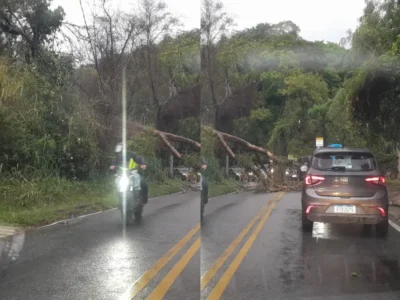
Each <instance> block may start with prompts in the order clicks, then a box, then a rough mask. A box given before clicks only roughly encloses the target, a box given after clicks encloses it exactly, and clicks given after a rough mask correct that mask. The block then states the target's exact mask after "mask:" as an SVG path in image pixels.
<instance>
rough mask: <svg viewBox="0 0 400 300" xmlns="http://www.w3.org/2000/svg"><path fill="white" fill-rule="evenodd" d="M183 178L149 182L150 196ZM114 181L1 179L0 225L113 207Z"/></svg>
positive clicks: (165, 192)
mask: <svg viewBox="0 0 400 300" xmlns="http://www.w3.org/2000/svg"><path fill="white" fill-rule="evenodd" d="M181 187H182V182H180V181H176V180H171V181H167V182H164V183H149V197H150V198H153V197H158V196H163V195H168V194H172V193H176V192H178V191H179V190H180V189H181ZM116 205H117V197H116V194H115V190H114V186H113V181H104V182H97V183H82V182H71V181H68V180H64V179H58V178H51V177H50V178H44V179H34V180H27V179H19V180H16V179H9V178H1V179H0V225H16V226H40V225H46V224H49V223H52V222H55V221H57V220H63V219H67V218H71V217H76V216H79V215H84V214H88V213H92V212H97V211H101V210H106V209H110V208H114V207H116Z"/></svg>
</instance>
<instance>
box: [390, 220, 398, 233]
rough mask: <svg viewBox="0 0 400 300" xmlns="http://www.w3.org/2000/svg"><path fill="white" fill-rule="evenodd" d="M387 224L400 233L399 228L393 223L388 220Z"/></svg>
mask: <svg viewBox="0 0 400 300" xmlns="http://www.w3.org/2000/svg"><path fill="white" fill-rule="evenodd" d="M389 224H390V226H392V227H393V228H394V229H396V230H397V231H398V232H400V226H399V225H397V224H396V223H395V222H393V221H392V220H390V219H389Z"/></svg>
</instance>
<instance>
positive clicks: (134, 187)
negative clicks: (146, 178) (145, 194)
mask: <svg viewBox="0 0 400 300" xmlns="http://www.w3.org/2000/svg"><path fill="white" fill-rule="evenodd" d="M140 182H141V176H140V174H139V173H138V171H137V170H130V171H123V172H122V174H118V175H117V179H116V184H117V189H118V196H119V205H118V208H119V209H120V210H121V216H122V220H123V221H125V224H126V225H130V224H132V223H133V219H135V220H136V221H138V222H139V221H140V220H141V219H142V215H143V206H144V205H143V203H142V199H141V195H140V192H141V187H140ZM124 195H125V199H124ZM124 200H125V201H124Z"/></svg>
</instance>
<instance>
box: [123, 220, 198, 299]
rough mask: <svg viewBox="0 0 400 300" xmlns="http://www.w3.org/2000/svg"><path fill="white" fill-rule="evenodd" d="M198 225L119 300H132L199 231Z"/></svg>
mask: <svg viewBox="0 0 400 300" xmlns="http://www.w3.org/2000/svg"><path fill="white" fill-rule="evenodd" d="M199 229H200V223H197V225H196V226H195V227H194V228H193V229H192V230H190V231H189V232H188V233H187V234H186V235H185V236H184V237H183V238H182V239H181V240H180V241H179V242H178V243H177V244H175V245H174V246H173V247H172V248H171V249H170V250H169V251H168V252H167V254H165V255H164V256H163V257H161V258H160V259H159V260H158V261H157V262H156V263H155V264H154V266H152V267H151V268H150V269H149V270H147V271H146V273H144V274H143V275H142V276H141V277H140V278H139V279H137V280H136V281H135V282H134V283H133V284H132V286H131V287H130V288H129V289H128V290H127V291H126V292H125V293H124V294H123V295H122V296H121V297H120V300H123V299H127V300H131V299H133V298H134V297H135V296H136V295H137V294H138V293H139V292H140V291H141V290H142V289H143V288H144V287H145V286H146V285H147V284H148V283H149V282H150V280H152V279H153V277H154V276H156V275H157V274H158V272H160V270H161V269H162V268H163V267H164V266H165V265H166V264H167V263H168V262H169V261H170V260H171V259H172V258H173V257H174V256H175V255H176V254H177V253H178V252H179V251H180V250H181V249H182V248H183V247H184V246H185V245H186V243H187V242H188V241H189V240H190V239H191V238H192V237H193V236H194V235H195V234H196V233H197V231H199Z"/></svg>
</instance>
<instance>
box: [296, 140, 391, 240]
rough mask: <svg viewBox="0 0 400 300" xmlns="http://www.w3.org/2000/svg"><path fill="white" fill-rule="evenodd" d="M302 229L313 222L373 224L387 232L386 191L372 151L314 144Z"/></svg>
mask: <svg viewBox="0 0 400 300" xmlns="http://www.w3.org/2000/svg"><path fill="white" fill-rule="evenodd" d="M301 204H302V226H303V230H305V231H311V230H312V226H313V222H324V223H356V224H364V225H371V224H375V226H376V233H377V234H378V235H379V236H386V234H387V232H388V208H389V200H388V192H387V189H386V184H385V178H384V177H382V176H380V173H379V171H378V168H377V165H376V161H375V158H374V155H373V154H372V153H371V152H370V151H368V150H366V149H351V148H328V147H326V148H317V149H316V150H315V151H314V153H313V156H312V159H311V164H310V168H309V169H308V171H307V173H306V176H305V178H304V184H303V190H302V195H301Z"/></svg>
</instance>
